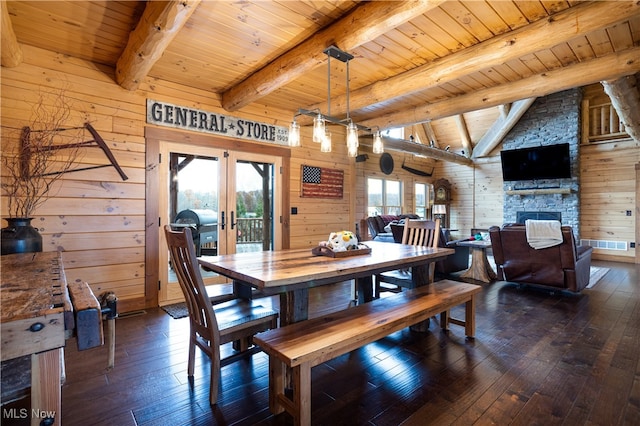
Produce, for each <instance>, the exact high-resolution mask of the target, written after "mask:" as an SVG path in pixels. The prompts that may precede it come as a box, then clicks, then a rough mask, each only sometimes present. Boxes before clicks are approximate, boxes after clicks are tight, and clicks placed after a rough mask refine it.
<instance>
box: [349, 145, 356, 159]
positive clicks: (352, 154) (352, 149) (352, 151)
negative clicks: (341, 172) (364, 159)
mask: <svg viewBox="0 0 640 426" xmlns="http://www.w3.org/2000/svg"><path fill="white" fill-rule="evenodd" d="M347 155H348V156H349V157H357V156H358V147H357V146H353V145H349V146H347Z"/></svg>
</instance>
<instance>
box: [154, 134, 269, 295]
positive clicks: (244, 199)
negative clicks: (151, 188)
mask: <svg viewBox="0 0 640 426" xmlns="http://www.w3.org/2000/svg"><path fill="white" fill-rule="evenodd" d="M160 155H161V158H162V160H161V163H160V180H159V182H160V185H161V188H160V191H159V197H158V198H159V200H158V202H159V206H160V209H159V211H160V216H161V217H160V222H161V224H162V226H160V227H159V232H160V235H159V236H158V241H159V245H160V247H159V250H158V253H159V271H158V273H159V280H160V290H159V294H158V299H159V304H160V305H166V304H169V303H174V302H177V301H180V300H182V299H183V296H182V291H181V290H180V286H179V285H178V283H177V281H176V278H175V275H174V274H173V273H172V270H171V265H170V262H169V256H168V251H167V246H166V240H165V237H164V224H170V225H171V226H172V227H173V228H174V229H178V230H179V229H182V228H183V227H185V226H190V227H191V228H192V232H193V233H194V243H195V244H196V251H197V253H198V254H199V255H219V254H229V253H236V252H240V251H242V252H246V251H262V250H277V249H280V248H282V247H281V242H282V238H281V232H282V230H281V223H280V217H281V214H282V213H281V205H282V203H281V197H280V194H281V193H282V191H281V190H280V188H282V178H281V174H280V170H282V159H281V158H280V157H277V156H271V155H265V154H254V153H248V152H240V151H231V150H225V149H220V148H210V147H204V146H192V145H184V144H176V143H171V142H161V143H160ZM194 218H195V220H194ZM203 278H204V280H205V284H207V285H215V284H222V283H225V282H227V279H226V278H224V277H221V276H219V275H217V274H213V273H206V272H204V271H203Z"/></svg>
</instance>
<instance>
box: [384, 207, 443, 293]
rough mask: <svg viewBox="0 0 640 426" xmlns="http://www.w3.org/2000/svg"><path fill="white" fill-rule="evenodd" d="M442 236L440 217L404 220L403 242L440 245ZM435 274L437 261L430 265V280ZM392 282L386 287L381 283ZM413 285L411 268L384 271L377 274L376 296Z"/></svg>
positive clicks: (396, 291)
mask: <svg viewBox="0 0 640 426" xmlns="http://www.w3.org/2000/svg"><path fill="white" fill-rule="evenodd" d="M439 238H440V219H436V220H435V221H432V220H424V219H407V220H405V222H404V231H403V232H402V244H411V245H416V246H426V247H434V248H435V247H438V239H439ZM434 274H435V263H432V264H430V265H429V280H430V281H431V282H433V278H434ZM382 283H387V284H391V285H392V287H384V286H382V285H381V284H382ZM403 287H404V288H411V287H413V281H412V280H411V270H410V269H399V270H395V271H388V272H383V273H380V274H376V276H375V287H374V294H373V296H374V298H376V299H377V298H379V297H380V293H381V292H382V291H391V292H394V293H398V292H400V291H402V288H403Z"/></svg>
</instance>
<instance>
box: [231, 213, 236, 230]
mask: <svg viewBox="0 0 640 426" xmlns="http://www.w3.org/2000/svg"><path fill="white" fill-rule="evenodd" d="M234 215H235V212H234V211H233V210H231V229H233V228H235V226H236V223H235V222H234V217H233V216H234Z"/></svg>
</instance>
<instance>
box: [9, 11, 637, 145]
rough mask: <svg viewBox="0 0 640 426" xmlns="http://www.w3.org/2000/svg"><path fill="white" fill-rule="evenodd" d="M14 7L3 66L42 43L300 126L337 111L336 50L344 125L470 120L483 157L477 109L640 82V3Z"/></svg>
mask: <svg viewBox="0 0 640 426" xmlns="http://www.w3.org/2000/svg"><path fill="white" fill-rule="evenodd" d="M2 6H3V21H2V23H3V31H2V65H3V66H15V65H17V63H19V61H20V57H19V52H15V50H16V49H17V50H19V45H20V44H27V45H33V46H37V47H40V48H44V49H48V50H51V51H56V52H60V53H63V54H66V55H70V56H73V57H78V58H82V59H85V60H88V61H92V62H95V63H98V64H102V65H106V66H108V67H112V68H113V69H114V75H115V77H114V78H115V79H116V81H117V82H118V83H119V84H121V85H122V86H123V87H125V88H127V89H129V90H135V89H136V88H137V87H138V85H139V83H140V81H143V80H144V79H147V78H153V79H162V80H167V81H170V82H174V83H179V84H182V85H186V86H194V87H198V88H200V89H205V90H208V91H210V92H211V93H212V94H213V96H217V98H218V99H219V102H220V104H221V105H222V106H223V107H224V108H225V110H227V111H229V112H233V111H236V110H238V109H240V108H242V107H244V106H246V105H249V104H254V105H260V106H265V107H267V108H275V109H279V110H282V111H285V112H290V113H291V114H292V116H293V114H294V113H295V112H296V111H297V110H298V108H306V109H313V108H320V109H321V110H322V111H323V112H324V113H326V112H327V98H328V94H327V86H328V76H327V71H328V67H327V56H326V55H325V54H324V53H323V50H324V49H325V48H326V47H327V46H330V45H335V46H337V47H339V48H340V49H342V50H344V51H347V52H349V53H351V54H352V55H353V56H354V59H353V60H352V61H350V64H349V74H350V83H349V85H350V91H349V97H347V87H346V86H347V85H346V67H345V64H344V63H342V62H340V61H337V60H332V61H331V69H330V76H331V78H330V80H329V86H330V89H331V115H335V116H340V117H344V116H345V115H346V112H347V99H348V100H349V109H350V113H351V116H352V117H353V118H354V119H355V120H356V121H358V122H360V123H362V124H365V125H369V126H374V125H377V126H380V127H382V128H386V127H397V126H411V125H413V124H416V123H426V122H429V121H434V120H438V119H443V118H445V117H454V118H455V117H462V124H463V125H464V127H465V128H466V131H467V133H468V134H467V138H468V140H469V141H471V142H470V143H471V144H472V145H473V144H476V143H478V141H479V140H480V139H481V138H482V136H483V134H484V133H485V131H486V130H488V129H486V126H485V128H484V129H478V128H477V127H475V128H474V127H473V126H470V125H469V122H473V120H474V111H479V110H486V109H487V108H492V110H491V111H492V112H491V114H493V116H494V118H497V117H499V116H500V114H501V112H500V111H502V112H504V111H505V110H504V109H503V110H499V109H498V107H499V106H502V105H511V104H512V103H514V102H516V101H520V100H522V101H520V102H521V104H520V105H521V107H522V108H524V110H525V111H526V108H525V107H524V105H525V104H526V103H527V99H533V98H535V97H537V96H543V95H546V94H550V93H554V92H558V91H561V90H565V89H569V88H573V87H579V86H584V85H587V84H591V83H596V82H599V81H603V80H618V79H620V78H622V77H624V76H629V75H634V74H636V73H638V72H640V2H638V1H635V0H634V1H596V2H579V1H557V0H541V1H522V0H501V1H426V0H425V1H389V2H383V1H373V2H359V1H340V0H335V1H289V0H284V1H264V0H242V1H189V0H182V1H168V2H144V1H107V0H103V1H43V2H36V1H8V2H6V4H5V3H4V2H3V5H2ZM7 14H8V16H7ZM7 26H8V28H9V29H11V28H12V29H13V32H14V33H15V38H14V39H13V44H11V43H12V35H11V32H10V31H7V30H6V29H7ZM12 46H13V47H12ZM16 56H17V57H16ZM16 62H17V63H16ZM514 105H517V104H514ZM507 111H508V108H507ZM465 120H466V124H465ZM455 122H456V123H458V124H459V122H460V120H459V119H458V120H457V121H455ZM431 130H433V129H431ZM431 130H430V129H429V126H423V125H420V126H419V130H417V131H416V134H417V135H418V136H420V135H422V137H420V139H425V138H426V139H430V140H433V138H434V137H437V135H433V134H432V135H430V134H429V132H430V131H431ZM464 139H465V137H461V138H459V140H460V142H459V143H458V145H462V146H464V145H465V141H464ZM467 143H469V142H467ZM467 148H468V149H467V153H469V152H470V150H471V148H473V147H471V146H469V147H467ZM488 148H490V147H485V148H484V149H485V150H486V149H488ZM467 155H468V154H467Z"/></svg>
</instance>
